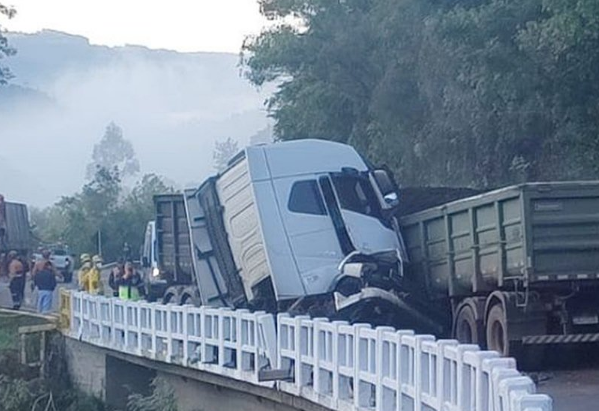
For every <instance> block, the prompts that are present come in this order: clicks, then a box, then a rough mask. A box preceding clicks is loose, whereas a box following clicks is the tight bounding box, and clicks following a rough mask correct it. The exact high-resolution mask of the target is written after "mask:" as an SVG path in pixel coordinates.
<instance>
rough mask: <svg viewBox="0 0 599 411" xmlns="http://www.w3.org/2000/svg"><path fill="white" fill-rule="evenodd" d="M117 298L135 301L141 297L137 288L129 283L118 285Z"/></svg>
mask: <svg viewBox="0 0 599 411" xmlns="http://www.w3.org/2000/svg"><path fill="white" fill-rule="evenodd" d="M119 298H120V299H121V300H131V301H137V300H140V299H141V296H140V295H139V289H138V288H137V287H132V286H130V285H121V286H119Z"/></svg>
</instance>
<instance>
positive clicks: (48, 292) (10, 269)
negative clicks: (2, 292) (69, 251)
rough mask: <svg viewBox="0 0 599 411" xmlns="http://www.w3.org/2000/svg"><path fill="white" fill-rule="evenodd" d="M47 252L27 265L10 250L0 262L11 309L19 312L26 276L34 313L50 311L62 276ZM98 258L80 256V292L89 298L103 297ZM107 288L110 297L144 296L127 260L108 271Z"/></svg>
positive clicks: (21, 257)
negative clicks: (34, 303)
mask: <svg viewBox="0 0 599 411" xmlns="http://www.w3.org/2000/svg"><path fill="white" fill-rule="evenodd" d="M50 257H51V253H50V251H49V250H43V251H42V253H41V259H39V260H37V261H34V262H31V263H28V261H27V258H26V257H24V256H22V255H20V254H19V253H18V252H16V251H10V252H9V253H7V254H6V256H4V258H3V259H2V260H3V261H2V263H1V264H0V274H1V273H5V274H6V275H7V276H8V279H9V289H10V293H11V298H12V308H13V309H14V310H19V309H20V308H21V306H22V305H23V303H24V300H25V287H26V283H27V274H28V273H29V277H30V279H31V291H34V290H35V289H36V288H37V311H38V312H40V313H43V314H45V313H49V312H51V311H52V302H53V295H54V290H55V289H56V286H57V282H58V281H59V280H61V279H62V275H61V274H60V272H59V271H58V270H57V269H56V267H55V266H54V264H53V263H52V260H51V258H50ZM102 264H103V261H102V257H101V256H99V255H94V256H93V257H92V256H90V254H82V255H81V256H80V265H81V268H80V269H79V273H78V285H79V290H80V291H85V292H87V293H90V294H92V295H105V294H106V293H105V291H104V285H103V282H102V275H101V269H102ZM108 285H109V287H110V289H111V291H112V293H111V294H112V296H113V297H118V298H121V299H124V300H139V299H141V298H143V297H144V296H145V292H144V287H143V285H144V284H143V280H142V277H141V275H140V274H139V272H138V271H137V270H136V268H135V266H134V264H133V263H132V262H131V261H126V260H125V259H121V260H119V261H118V262H117V264H116V265H115V266H114V267H113V268H112V270H111V272H110V276H109V278H108Z"/></svg>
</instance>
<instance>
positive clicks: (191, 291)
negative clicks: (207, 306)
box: [179, 287, 202, 307]
mask: <svg viewBox="0 0 599 411" xmlns="http://www.w3.org/2000/svg"><path fill="white" fill-rule="evenodd" d="M186 304H191V305H194V306H196V307H199V306H201V305H202V300H201V299H200V294H199V293H198V291H197V290H196V289H195V288H193V287H187V288H185V289H184V290H183V292H182V293H181V299H180V300H179V305H186Z"/></svg>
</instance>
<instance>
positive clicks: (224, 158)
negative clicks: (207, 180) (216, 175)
mask: <svg viewBox="0 0 599 411" xmlns="http://www.w3.org/2000/svg"><path fill="white" fill-rule="evenodd" d="M238 151H239V147H238V144H237V141H235V140H233V139H232V138H231V137H229V138H227V139H226V140H225V141H222V142H219V141H217V142H216V143H215V146H214V155H213V158H214V168H215V169H216V170H217V171H219V172H220V171H223V170H224V169H226V168H227V163H228V162H229V160H230V159H231V158H232V157H233V156H234V155H235V154H237V152H238Z"/></svg>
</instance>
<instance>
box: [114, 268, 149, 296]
mask: <svg viewBox="0 0 599 411" xmlns="http://www.w3.org/2000/svg"><path fill="white" fill-rule="evenodd" d="M118 286H119V298H120V299H121V300H131V301H138V300H140V299H141V292H140V288H141V287H142V286H143V282H142V280H141V276H140V275H139V273H138V272H137V270H136V269H135V267H134V266H133V263H132V262H130V261H128V262H127V263H125V273H124V274H123V277H122V279H121V281H119V283H118Z"/></svg>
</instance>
